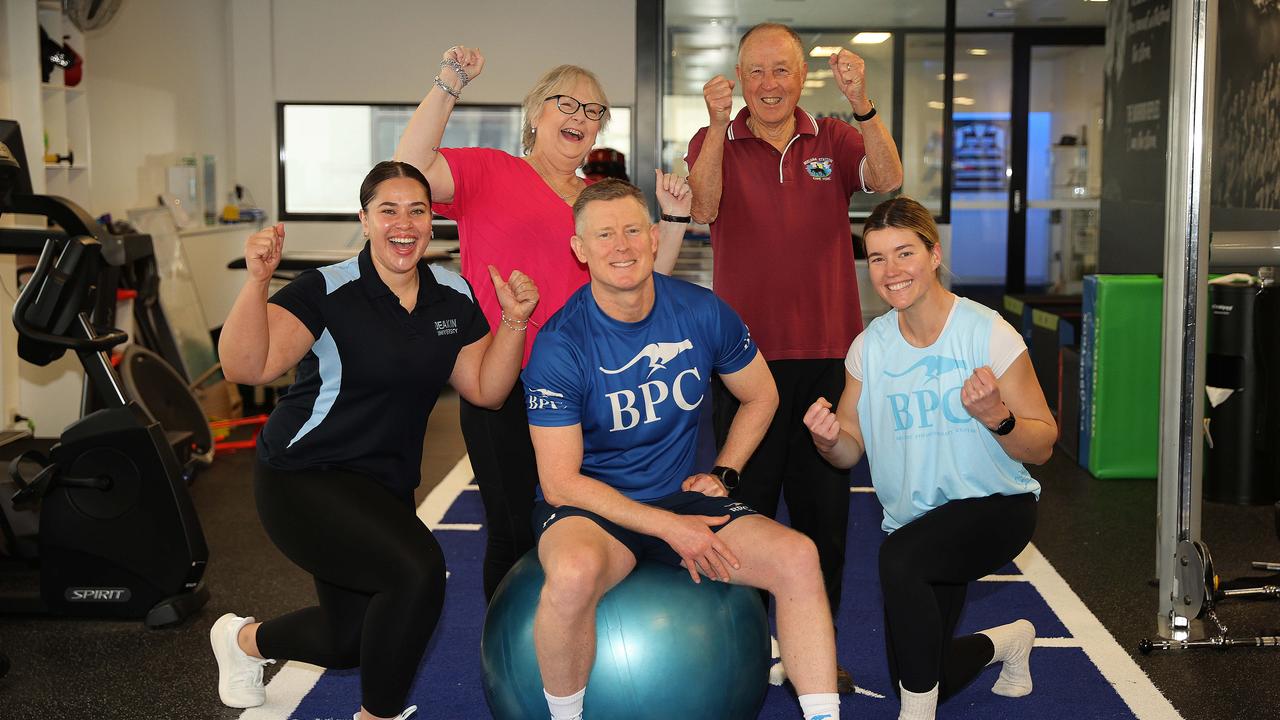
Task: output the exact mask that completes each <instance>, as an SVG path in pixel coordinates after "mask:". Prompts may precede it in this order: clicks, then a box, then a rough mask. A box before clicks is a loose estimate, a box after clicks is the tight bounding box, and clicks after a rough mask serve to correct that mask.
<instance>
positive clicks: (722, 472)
mask: <svg viewBox="0 0 1280 720" xmlns="http://www.w3.org/2000/svg"><path fill="white" fill-rule="evenodd" d="M708 474H709V475H715V476H716V477H718V478H720V483H721V484H722V485H724V489H725V490H734V489H736V488H737V487H738V479H739V476H738V471H737V470H734V469H733V468H731V467H725V466H723V465H717V466H715V467H713V468H711V472H710V473H708Z"/></svg>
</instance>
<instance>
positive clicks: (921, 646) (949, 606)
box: [880, 493, 1036, 700]
mask: <svg viewBox="0 0 1280 720" xmlns="http://www.w3.org/2000/svg"><path fill="white" fill-rule="evenodd" d="M1035 526H1036V499H1035V496H1034V495H1032V494H1030V493H1024V494H1022V495H991V496H989V497H983V498H971V499H967V500H952V501H951V502H948V503H947V504H945V505H943V506H942V507H939V508H936V509H934V510H931V511H929V512H928V513H925V514H924V515H921V516H920V517H918V518H916V519H915V520H912V521H911V522H909V523H907V524H906V525H903V526H902V527H900V528H898V529H897V530H895V531H894V532H892V533H890V534H889V537H887V538H885V541H884V544H883V545H881V546H880V587H881V589H882V590H883V592H884V615H885V646H886V648H887V650H888V657H889V678H890V680H892V682H893V689H894V692H898V683H899V682H901V683H902V687H903V688H905V689H906V690H909V691H911V692H917V693H922V692H928V691H929V690H931V689H932V688H933V686H934V685H939V686H940V687H939V688H938V691H939V696H938V699H939V700H943V699H946V698H948V697H950V696H951V695H954V694H955V693H956V692H958V691H959V690H961V689H962V688H964V686H965V685H968V684H969V683H970V682H971V681H972V680H973V679H974V678H975V677H977V675H978V673H979V672H980V671H981V670H982V668H984V667H986V665H987V664H988V663H989V662H991V658H992V656H993V655H994V654H995V648H994V646H993V645H992V644H991V640H990V639H988V638H987V636H985V635H982V634H975V635H966V636H965V637H959V638H957V637H953V635H954V634H955V629H956V623H957V622H958V621H959V619H960V611H961V610H962V609H963V608H964V596H965V589H966V586H967V584H968V583H970V582H972V581H974V580H977V579H978V578H981V577H983V576H984V575H990V574H991V573H993V572H995V571H997V570H999V569H1000V568H1002V567H1004V565H1005V564H1007V563H1008V562H1009V561H1011V560H1013V558H1014V557H1016V556H1017V555H1018V553H1020V552H1022V549H1023V548H1025V547H1026V546H1027V543H1028V542H1030V540H1031V533H1032V531H1034V530H1035Z"/></svg>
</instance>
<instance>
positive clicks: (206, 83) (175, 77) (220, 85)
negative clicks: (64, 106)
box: [84, 0, 235, 218]
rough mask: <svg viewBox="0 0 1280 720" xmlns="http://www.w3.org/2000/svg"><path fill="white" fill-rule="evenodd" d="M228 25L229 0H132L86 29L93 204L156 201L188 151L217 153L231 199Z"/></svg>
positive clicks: (221, 193)
mask: <svg viewBox="0 0 1280 720" xmlns="http://www.w3.org/2000/svg"><path fill="white" fill-rule="evenodd" d="M227 34H228V28H227V3H226V1H225V0H129V1H128V2H125V3H123V4H122V5H121V7H120V11H119V12H118V13H117V14H116V16H115V18H114V19H113V20H112V21H111V23H110V24H108V25H107V26H106V27H105V28H103V29H101V30H98V31H95V32H92V33H89V34H87V35H86V36H85V58H86V61H85V71H84V72H85V84H86V86H87V88H88V95H89V123H90V147H91V149H92V150H91V163H92V173H93V177H92V179H93V190H92V193H91V196H90V197H91V201H90V207H89V208H88V210H89V211H90V212H91V213H93V214H94V215H98V214H101V213H104V212H110V213H111V214H112V215H113V216H115V217H116V218H123V217H124V212H125V211H126V210H127V209H129V208H134V207H141V206H150V205H154V204H155V202H156V196H157V195H158V194H159V193H161V192H164V190H165V172H166V169H167V168H168V167H169V166H170V165H173V164H175V163H177V162H178V160H179V159H180V158H181V157H182V156H184V155H204V154H212V155H213V156H214V157H215V158H216V162H217V170H218V181H217V185H218V191H217V194H216V195H215V197H216V198H217V200H218V203H219V205H221V203H222V202H224V201H225V198H226V189H227V188H228V187H229V186H230V185H231V183H230V182H229V179H230V178H233V177H234V176H235V161H234V157H233V155H232V152H231V132H230V123H229V117H230V116H229V112H228V102H229V96H228V79H227V75H228V68H229V62H228V55H227Z"/></svg>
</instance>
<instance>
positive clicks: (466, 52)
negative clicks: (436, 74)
mask: <svg viewBox="0 0 1280 720" xmlns="http://www.w3.org/2000/svg"><path fill="white" fill-rule="evenodd" d="M443 59H444V60H454V61H456V62H457V63H458V64H459V65H461V66H462V71H463V72H465V73H466V74H467V82H470V81H472V80H475V79H476V78H478V77H480V72H481V71H483V70H484V56H483V55H481V54H480V48H469V47H467V46H466V45H454V46H453V47H451V48H449V49H448V50H445V51H444V57H443ZM440 77H441V79H443V80H444V81H446V82H448V81H450V80H452V79H453V78H456V77H457V73H456V72H454V70H453V68H451V67H448V66H445V67H442V68H440ZM457 80H458V86H457V87H455V88H454V89H455V90H457V89H461V86H462V78H457ZM452 84H453V83H450V85H452Z"/></svg>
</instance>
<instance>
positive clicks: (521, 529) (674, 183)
mask: <svg viewBox="0 0 1280 720" xmlns="http://www.w3.org/2000/svg"><path fill="white" fill-rule="evenodd" d="M483 69H484V57H483V56H482V55H481V54H480V52H479V51H478V50H477V49H475V48H468V47H463V46H455V47H451V48H449V49H448V50H446V51H445V53H444V59H443V60H442V61H441V63H440V74H439V75H437V76H436V77H435V85H434V86H433V87H432V89H431V90H430V91H429V92H428V93H427V96H426V97H425V98H423V100H422V103H421V104H419V105H418V109H417V110H416V111H415V112H414V114H413V118H412V119H411V120H410V121H409V126H408V127H407V128H405V132H404V135H403V137H401V138H400V145H399V147H397V148H396V159H397V160H401V161H404V162H408V163H411V164H413V165H416V166H417V167H418V168H419V169H421V170H422V172H423V174H424V175H426V177H427V181H428V182H429V183H430V184H431V196H432V198H434V201H435V202H434V204H433V206H432V209H433V210H434V211H435V212H436V213H438V214H440V215H443V216H444V217H447V218H452V219H453V220H456V221H457V223H458V239H459V245H460V246H461V250H462V275H463V277H465V278H467V280H468V281H469V282H470V283H471V285H472V288H473V289H474V290H475V292H476V296H477V298H478V300H479V303H480V308H481V310H482V311H484V315H485V318H486V319H487V320H488V321H489V324H490V326H492V327H496V326H497V324H498V323H507V324H508V326H509V327H514V328H516V329H521V330H525V329H526V328H527V337H526V338H525V350H524V362H526V363H527V362H528V360H529V351H530V350H531V349H532V348H533V339H534V336H535V335H536V334H537V331H538V328H539V327H541V326H542V324H543V323H544V322H546V320H547V318H549V317H551V315H552V314H554V313H555V312H556V311H557V310H559V309H560V308H561V306H563V305H564V303H565V301H566V300H568V298H569V296H570V295H571V294H573V292H574V291H575V290H577V289H578V288H579V287H581V286H582V285H583V284H584V283H586V282H587V280H588V279H589V277H588V275H587V269H586V267H585V266H584V265H581V264H579V263H578V261H577V259H576V258H575V257H574V255H573V252H572V250H570V248H569V238H570V237H572V236H573V233H574V229H573V212H572V206H573V201H574V200H575V199H577V197H578V193H579V192H581V191H582V189H583V188H584V187H586V184H587V182H588V181H586V180H584V179H583V178H582V177H581V176H579V175H578V169H579V168H581V167H582V165H583V162H584V161H585V160H586V157H587V154H588V153H589V152H590V151H591V147H592V146H593V145H595V142H596V135H597V134H598V133H599V132H600V130H601V129H602V128H603V127H604V126H605V125H606V124H607V123H608V122H609V100H608V98H606V97H605V94H604V89H603V88H601V87H600V81H599V80H598V79H597V78H596V76H595V75H594V74H592V73H591V72H590V71H589V70H586V69H583V68H580V67H577V66H574V65H561V66H559V67H556V68H553V69H552V70H550V71H549V72H547V73H546V74H545V75H543V76H542V77H541V78H540V79H539V80H538V82H537V83H536V84H535V85H534V86H533V89H532V90H530V92H529V94H528V95H527V96H525V99H524V130H523V133H522V144H523V145H524V149H525V152H526V154H525V155H524V157H515V156H513V155H510V154H508V153H506V152H503V151H501V150H494V149H490V148H456V149H455V148H440V147H439V145H440V139H441V138H442V137H443V135H444V128H445V125H446V124H447V123H448V121H449V115H450V113H451V112H452V111H453V106H454V104H455V103H456V102H457V101H458V98H459V97H461V93H462V89H463V88H464V87H465V86H466V85H467V83H469V82H471V81H473V80H475V79H476V78H477V77H479V76H480V73H481V71H482V70H483ZM657 175H658V177H657V185H658V188H657V195H658V203H659V205H660V206H661V207H662V214H663V222H662V224H661V228H660V233H661V235H660V240H659V248H658V256H657V259H656V261H655V263H654V268H655V270H657V271H658V272H662V273H669V272H670V271H671V268H673V267H674V266H675V260H676V255H677V254H678V253H679V251H680V241H681V239H682V238H683V237H684V230H685V225H686V224H687V223H688V221H689V218H688V215H689V206H690V202H691V199H692V198H691V194H690V192H689V188H688V185H687V184H686V183H685V179H684V178H681V177H677V176H676V175H674V174H663V173H662V172H661V171H659V172H658V173H657ZM489 265H493V266H494V267H496V268H497V269H498V271H499V272H503V273H509V272H510V270H511V269H512V268H520V269H521V270H522V271H523V272H525V273H526V274H527V275H528V276H529V277H530V278H532V279H533V280H534V281H535V282H536V283H538V289H539V292H540V295H541V301H540V302H539V304H538V308H537V310H536V311H535V312H534V314H533V316H532V317H531V318H529V320H528V322H527V323H522V322H517V321H513V320H511V319H509V318H506V317H504V316H503V315H502V312H501V309H500V308H499V306H498V302H497V297H496V295H495V294H494V292H493V289H492V287H490V285H489V282H488V280H489V272H488V269H487V268H488V266H489ZM504 277H505V275H504ZM460 403H461V408H462V409H461V413H460V415H461V422H462V436H463V439H464V440H465V441H466V444H467V452H468V454H469V455H470V457H471V467H472V469H473V470H474V471H475V476H476V481H477V483H478V484H479V485H480V496H481V498H482V499H483V501H484V506H485V517H486V521H487V524H488V532H489V545H488V548H487V549H486V551H485V567H484V591H485V598H486V599H488V598H491V597H492V596H493V592H494V590H496V589H497V587H498V583H499V582H500V581H501V580H502V578H503V576H504V575H506V573H507V570H509V569H510V568H511V566H512V565H513V564H514V563H515V561H516V560H518V559H520V557H521V556H522V555H524V553H525V552H527V551H528V550H530V549H532V548H533V529H532V527H531V526H530V521H531V520H530V518H531V515H532V512H533V490H534V486H535V485H536V484H537V481H538V473H537V466H536V463H535V461H534V456H533V444H532V443H531V442H530V440H529V426H528V419H527V417H526V416H525V408H524V392H523V388H522V387H521V386H520V385H519V384H518V383H517V386H516V387H515V388H514V389H513V390H512V391H511V395H510V397H508V398H507V401H506V403H504V404H503V406H502V408H500V409H499V410H486V409H484V408H480V407H477V406H474V405H471V404H470V403H468V402H467V401H466V400H461V401H460Z"/></svg>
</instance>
